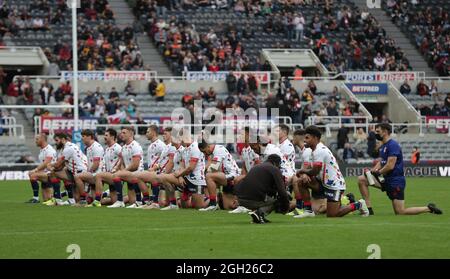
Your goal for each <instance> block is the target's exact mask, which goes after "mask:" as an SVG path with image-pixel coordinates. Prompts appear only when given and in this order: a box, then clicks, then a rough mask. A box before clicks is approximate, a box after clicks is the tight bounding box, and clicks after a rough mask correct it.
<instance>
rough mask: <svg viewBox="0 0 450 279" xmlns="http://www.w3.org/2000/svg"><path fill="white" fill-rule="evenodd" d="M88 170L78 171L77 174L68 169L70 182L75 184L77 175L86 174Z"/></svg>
mask: <svg viewBox="0 0 450 279" xmlns="http://www.w3.org/2000/svg"><path fill="white" fill-rule="evenodd" d="M85 171H86V170H76V171H75V173H72V172H71V171H70V170H68V169H66V174H67V177H68V178H69V180H70V181H72V182H75V175H77V174H80V173H83V172H85Z"/></svg>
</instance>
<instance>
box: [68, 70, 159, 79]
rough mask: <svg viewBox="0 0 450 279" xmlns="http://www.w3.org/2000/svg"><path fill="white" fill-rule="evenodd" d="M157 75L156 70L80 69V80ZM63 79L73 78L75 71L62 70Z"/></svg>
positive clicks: (137, 77) (144, 77)
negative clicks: (99, 70) (100, 70)
mask: <svg viewBox="0 0 450 279" xmlns="http://www.w3.org/2000/svg"><path fill="white" fill-rule="evenodd" d="M155 77H156V72H149V71H134V72H131V71H130V72H122V71H105V72H98V71H79V72H78V79H79V80H103V81H121V80H124V81H136V80H144V81H148V80H151V79H152V78H155ZM61 80H73V72H71V71H70V72H69V71H62V72H61Z"/></svg>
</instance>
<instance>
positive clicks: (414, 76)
mask: <svg viewBox="0 0 450 279" xmlns="http://www.w3.org/2000/svg"><path fill="white" fill-rule="evenodd" d="M344 74H345V79H346V80H347V81H405V80H408V81H412V80H418V79H419V73H418V72H345V73H344Z"/></svg>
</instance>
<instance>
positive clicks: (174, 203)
mask: <svg viewBox="0 0 450 279" xmlns="http://www.w3.org/2000/svg"><path fill="white" fill-rule="evenodd" d="M169 202H170V204H171V205H177V199H175V198H171V199H169Z"/></svg>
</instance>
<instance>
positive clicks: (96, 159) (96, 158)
mask: <svg viewBox="0 0 450 279" xmlns="http://www.w3.org/2000/svg"><path fill="white" fill-rule="evenodd" d="M101 159H102V158H100V157H94V158H93V159H92V161H94V162H96V161H100V160H101Z"/></svg>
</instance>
